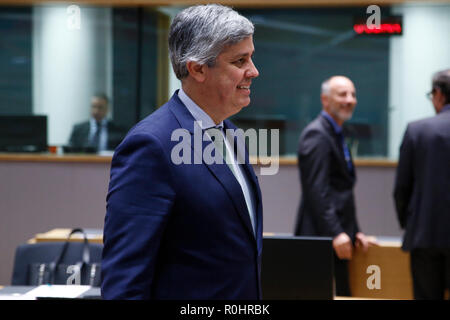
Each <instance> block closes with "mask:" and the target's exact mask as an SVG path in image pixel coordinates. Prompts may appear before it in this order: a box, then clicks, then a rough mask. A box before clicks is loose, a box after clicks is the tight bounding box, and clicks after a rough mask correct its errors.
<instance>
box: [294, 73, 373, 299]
mask: <svg viewBox="0 0 450 320" xmlns="http://www.w3.org/2000/svg"><path fill="white" fill-rule="evenodd" d="M321 102H322V106H323V109H322V112H321V113H320V114H319V116H318V117H317V118H316V119H315V120H314V121H313V122H311V123H310V124H309V125H308V126H307V127H306V128H305V129H304V130H303V132H302V134H301V136H300V141H299V147H298V165H299V171H300V182H301V186H302V191H303V193H302V198H301V203H300V208H299V212H298V217H297V224H296V227H295V230H294V234H295V235H299V236H322V237H331V238H333V248H334V252H335V256H334V257H335V259H334V262H335V264H334V271H335V284H336V295H338V296H350V295H351V292H350V284H349V276H348V263H347V260H350V259H351V258H352V255H353V250H354V246H355V245H356V246H359V247H361V248H362V249H363V250H367V248H368V247H369V246H370V245H374V244H376V242H375V241H374V239H372V238H370V237H367V236H365V235H364V233H362V232H361V231H360V228H359V225H358V221H357V219H356V208H355V199H354V195H353V188H354V185H355V181H356V174H355V167H354V165H353V161H352V158H351V155H350V150H349V149H348V147H347V145H346V143H345V140H344V135H343V131H342V129H343V128H342V125H343V124H344V122H345V121H347V120H350V118H351V117H352V115H353V111H354V109H355V107H356V102H357V100H356V90H355V86H354V85H353V82H352V81H351V80H350V79H349V78H347V77H344V76H333V77H331V78H329V79H327V80H325V81H324V82H323V83H322V93H321Z"/></svg>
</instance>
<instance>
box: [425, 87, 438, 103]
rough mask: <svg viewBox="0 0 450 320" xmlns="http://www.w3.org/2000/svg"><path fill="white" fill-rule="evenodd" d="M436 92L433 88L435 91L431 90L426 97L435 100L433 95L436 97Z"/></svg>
mask: <svg viewBox="0 0 450 320" xmlns="http://www.w3.org/2000/svg"><path fill="white" fill-rule="evenodd" d="M435 92H436V90H435V89H434V88H433V90H431V91H430V92H428V93H427V94H426V97H427V98H428V99H430V100H431V99H433V95H434V93H435Z"/></svg>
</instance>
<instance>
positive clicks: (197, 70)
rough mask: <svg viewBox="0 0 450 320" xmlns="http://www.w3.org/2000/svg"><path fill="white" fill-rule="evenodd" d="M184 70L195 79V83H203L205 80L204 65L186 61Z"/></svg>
mask: <svg viewBox="0 0 450 320" xmlns="http://www.w3.org/2000/svg"><path fill="white" fill-rule="evenodd" d="M186 68H187V70H188V72H189V75H190V76H191V77H192V78H193V79H195V80H196V81H197V82H203V81H205V79H206V69H207V68H208V67H207V66H206V64H199V63H198V62H195V61H188V62H187V63H186Z"/></svg>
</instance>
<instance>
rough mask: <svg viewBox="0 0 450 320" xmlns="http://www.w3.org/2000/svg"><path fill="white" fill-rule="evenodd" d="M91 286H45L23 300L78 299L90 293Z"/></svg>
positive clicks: (25, 295)
mask: <svg viewBox="0 0 450 320" xmlns="http://www.w3.org/2000/svg"><path fill="white" fill-rule="evenodd" d="M90 288H91V286H78V285H48V284H44V285H41V286H38V287H37V288H34V289H33V290H30V291H28V292H27V293H25V294H24V295H22V298H34V299H36V298H37V297H43V298H76V297H79V296H80V295H82V294H83V293H84V292H86V291H88V290H89V289H90Z"/></svg>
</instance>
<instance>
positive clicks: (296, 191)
mask: <svg viewBox="0 0 450 320" xmlns="http://www.w3.org/2000/svg"><path fill="white" fill-rule="evenodd" d="M109 168H110V164H109V163H70V162H67V163H65V162H61V163H48V162H0V177H1V181H2V183H0V253H1V256H0V257H1V264H0V284H1V285H5V284H9V283H10V279H11V273H12V267H13V261H14V251H15V248H16V247H17V246H18V245H19V244H21V243H24V242H26V241H27V240H28V239H30V238H32V237H33V236H34V235H35V234H36V233H40V232H45V231H48V230H50V229H53V228H64V227H66V228H70V227H84V228H100V229H101V228H103V221H104V215H105V203H106V193H107V188H108V182H109ZM357 170H358V171H357V172H358V182H357V185H356V198H357V209H358V218H359V223H360V226H361V228H362V230H363V231H364V232H365V233H367V234H373V235H384V236H399V235H400V234H401V232H400V230H399V228H398V224H397V222H396V220H395V214H394V207H393V203H392V197H391V193H392V186H393V179H394V174H395V168H384V167H358V168H357ZM256 173H257V175H258V176H259V181H260V185H261V190H262V194H263V205H264V231H265V232H280V233H292V232H293V228H294V223H295V219H296V215H297V208H298V203H299V199H300V192H301V190H300V183H299V177H298V171H297V167H296V166H295V165H286V166H280V170H279V172H278V173H277V174H276V175H273V176H262V175H260V174H259V168H256Z"/></svg>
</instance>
